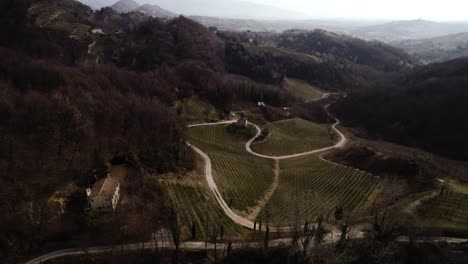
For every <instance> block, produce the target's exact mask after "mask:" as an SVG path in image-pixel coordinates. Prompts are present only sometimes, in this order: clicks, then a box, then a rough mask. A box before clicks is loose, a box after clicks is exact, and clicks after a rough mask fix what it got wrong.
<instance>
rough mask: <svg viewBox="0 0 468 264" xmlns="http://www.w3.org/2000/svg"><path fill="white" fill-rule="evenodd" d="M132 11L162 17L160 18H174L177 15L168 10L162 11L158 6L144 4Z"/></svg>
mask: <svg viewBox="0 0 468 264" xmlns="http://www.w3.org/2000/svg"><path fill="white" fill-rule="evenodd" d="M132 11H138V12H141V13H143V14H145V15H147V16H152V17H160V18H174V17H177V14H176V13H174V12H171V11H169V10H166V9H162V8H161V7H159V6H157V5H150V4H144V5H142V6H139V7H137V8H136V9H133V10H132Z"/></svg>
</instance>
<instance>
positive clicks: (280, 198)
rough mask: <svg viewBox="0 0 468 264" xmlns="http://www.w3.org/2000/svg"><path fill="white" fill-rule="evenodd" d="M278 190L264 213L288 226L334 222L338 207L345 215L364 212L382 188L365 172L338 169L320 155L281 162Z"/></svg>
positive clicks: (272, 220)
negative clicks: (317, 220)
mask: <svg viewBox="0 0 468 264" xmlns="http://www.w3.org/2000/svg"><path fill="white" fill-rule="evenodd" d="M280 170H281V172H280V173H281V174H280V178H279V184H278V188H277V189H276V191H275V193H274V194H273V196H272V197H271V199H270V201H269V202H268V203H267V205H266V206H265V208H263V211H262V212H261V213H260V216H261V217H262V218H264V217H265V215H267V213H268V215H269V221H270V222H271V223H274V224H277V225H288V224H291V223H293V222H294V221H296V220H298V221H301V222H303V221H305V220H314V218H315V217H316V216H317V215H319V214H321V215H324V216H325V217H327V216H330V220H331V219H333V216H334V214H333V213H334V211H335V206H336V205H338V204H341V205H342V206H343V208H344V213H345V214H346V215H349V214H350V213H351V212H352V211H354V210H356V209H358V208H362V207H363V206H364V205H365V204H368V203H366V202H367V200H368V198H369V196H370V194H371V193H372V192H373V191H374V190H375V189H376V187H377V186H378V179H377V178H376V177H374V176H371V175H369V174H366V173H364V172H361V171H358V170H354V169H350V168H345V167H341V166H335V165H332V164H329V163H326V162H324V161H322V160H320V159H319V157H317V156H316V155H309V156H303V157H300V158H295V159H288V160H283V161H281V162H280Z"/></svg>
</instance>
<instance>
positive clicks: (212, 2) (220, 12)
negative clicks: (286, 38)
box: [148, 0, 307, 20]
mask: <svg viewBox="0 0 468 264" xmlns="http://www.w3.org/2000/svg"><path fill="white" fill-rule="evenodd" d="M148 2H149V3H151V4H156V5H158V6H160V7H162V8H164V9H167V10H171V11H173V12H176V13H179V14H182V15H185V16H211V17H222V18H242V19H287V18H289V19H296V20H297V19H305V18H307V15H305V14H302V13H299V12H294V11H290V10H285V9H281V8H277V7H272V6H268V5H262V4H255V3H249V2H244V1H239V0H223V1H219V0H148Z"/></svg>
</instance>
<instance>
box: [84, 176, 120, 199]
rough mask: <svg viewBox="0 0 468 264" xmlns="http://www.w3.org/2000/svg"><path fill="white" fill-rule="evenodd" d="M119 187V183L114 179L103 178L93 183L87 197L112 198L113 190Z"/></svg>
mask: <svg viewBox="0 0 468 264" xmlns="http://www.w3.org/2000/svg"><path fill="white" fill-rule="evenodd" d="M118 185H119V181H118V180H117V179H116V178H114V177H105V178H102V179H99V180H97V181H96V183H94V185H93V188H91V193H90V194H89V197H96V196H112V195H113V194H114V192H115V188H117V186H118Z"/></svg>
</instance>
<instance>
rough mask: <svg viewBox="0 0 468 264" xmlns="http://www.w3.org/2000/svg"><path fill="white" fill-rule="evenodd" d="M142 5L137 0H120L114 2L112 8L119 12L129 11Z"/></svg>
mask: <svg viewBox="0 0 468 264" xmlns="http://www.w3.org/2000/svg"><path fill="white" fill-rule="evenodd" d="M139 6H140V4H138V3H137V2H135V1H133V0H119V1H118V2H116V3H115V4H113V5H112V6H111V7H110V8H112V9H114V10H115V11H116V12H119V13H128V12H130V11H132V10H135V9H137V8H138V7H139Z"/></svg>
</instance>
